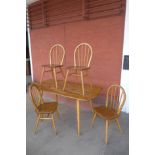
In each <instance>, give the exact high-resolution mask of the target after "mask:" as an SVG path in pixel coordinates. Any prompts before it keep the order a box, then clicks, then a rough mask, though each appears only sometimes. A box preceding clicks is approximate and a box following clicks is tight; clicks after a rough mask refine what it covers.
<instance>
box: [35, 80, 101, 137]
mask: <svg viewBox="0 0 155 155" xmlns="http://www.w3.org/2000/svg"><path fill="white" fill-rule="evenodd" d="M35 83H36V84H37V85H38V86H39V87H40V88H41V89H42V90H43V91H44V92H50V93H52V94H53V95H56V100H57V102H58V97H59V96H62V97H65V98H70V99H73V100H75V101H76V117H77V135H78V136H79V135H80V128H81V127H80V126H81V125H80V103H81V101H86V102H88V103H89V104H90V106H91V109H92V112H93V108H92V106H93V104H92V99H94V98H96V97H97V96H98V95H99V94H100V92H101V91H102V87H100V86H97V85H91V86H90V85H89V84H85V94H84V95H83V94H82V88H81V84H80V83H77V82H71V81H70V82H67V84H66V88H65V90H63V84H64V80H57V83H58V86H57V88H55V83H54V80H51V79H49V80H44V81H42V82H41V83H40V82H35Z"/></svg>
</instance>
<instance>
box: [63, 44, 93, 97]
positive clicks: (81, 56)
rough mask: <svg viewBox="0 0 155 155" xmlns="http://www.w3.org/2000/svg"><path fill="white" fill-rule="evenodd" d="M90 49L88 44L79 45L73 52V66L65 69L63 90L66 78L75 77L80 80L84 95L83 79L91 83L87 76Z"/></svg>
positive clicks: (90, 55)
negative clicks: (85, 78)
mask: <svg viewBox="0 0 155 155" xmlns="http://www.w3.org/2000/svg"><path fill="white" fill-rule="evenodd" d="M92 54H93V52H92V47H91V46H90V45H89V44H88V43H81V44H79V45H78V46H76V48H75V50H74V66H69V67H67V71H66V76H65V81H64V86H63V90H65V87H66V82H67V78H68V76H76V77H80V78H81V86H82V94H83V95H85V89H84V77H87V78H88V79H89V82H90V85H91V87H92V82H91V79H90V75H89V72H88V71H89V69H90V62H91V59H92Z"/></svg>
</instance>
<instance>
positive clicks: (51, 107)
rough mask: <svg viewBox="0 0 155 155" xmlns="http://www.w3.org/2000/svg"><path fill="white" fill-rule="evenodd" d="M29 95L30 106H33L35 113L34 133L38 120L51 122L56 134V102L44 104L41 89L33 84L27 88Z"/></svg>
mask: <svg viewBox="0 0 155 155" xmlns="http://www.w3.org/2000/svg"><path fill="white" fill-rule="evenodd" d="M29 93H30V97H31V101H32V104H33V106H34V109H35V112H36V114H37V119H36V123H35V128H34V133H36V131H37V128H38V125H39V121H40V120H52V126H53V128H54V130H55V133H56V134H57V130H56V126H55V119H54V113H55V112H56V111H57V107H58V103H57V102H44V101H43V98H42V95H43V91H42V89H41V88H40V87H39V86H38V85H37V84H35V83H33V84H31V85H30V87H29Z"/></svg>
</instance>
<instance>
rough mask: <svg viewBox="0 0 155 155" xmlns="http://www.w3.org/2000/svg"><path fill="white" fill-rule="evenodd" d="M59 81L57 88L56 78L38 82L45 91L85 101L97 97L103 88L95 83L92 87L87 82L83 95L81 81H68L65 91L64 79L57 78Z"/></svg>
mask: <svg viewBox="0 0 155 155" xmlns="http://www.w3.org/2000/svg"><path fill="white" fill-rule="evenodd" d="M57 83H58V88H57V89H56V88H55V84H54V80H51V79H50V80H45V81H42V83H41V84H40V83H37V84H38V85H39V86H40V87H41V88H42V89H43V91H47V92H51V93H53V94H57V95H61V96H64V97H68V98H72V99H78V100H83V101H89V100H91V99H93V98H95V97H97V96H98V95H99V94H100V92H101V90H102V87H100V86H96V85H93V86H92V88H91V86H90V85H88V84H85V95H82V86H81V83H75V82H67V83H66V88H65V90H64V91H63V90H62V88H63V84H64V81H63V80H57Z"/></svg>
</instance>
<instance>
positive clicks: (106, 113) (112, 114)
mask: <svg viewBox="0 0 155 155" xmlns="http://www.w3.org/2000/svg"><path fill="white" fill-rule="evenodd" d="M93 109H94V111H95V112H96V113H97V114H98V115H99V116H100V117H103V118H105V119H107V120H111V119H115V118H117V117H118V114H117V111H116V110H115V109H112V108H106V107H105V106H99V107H94V108H93Z"/></svg>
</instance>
